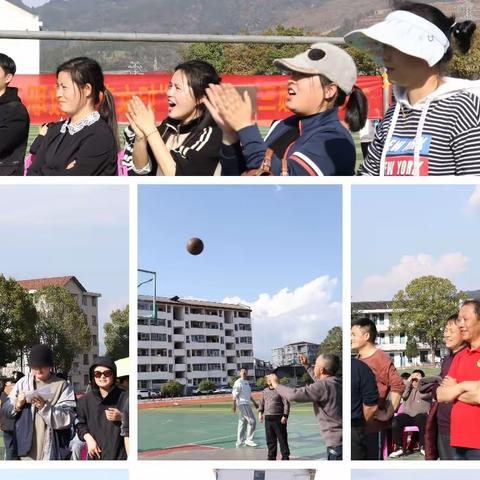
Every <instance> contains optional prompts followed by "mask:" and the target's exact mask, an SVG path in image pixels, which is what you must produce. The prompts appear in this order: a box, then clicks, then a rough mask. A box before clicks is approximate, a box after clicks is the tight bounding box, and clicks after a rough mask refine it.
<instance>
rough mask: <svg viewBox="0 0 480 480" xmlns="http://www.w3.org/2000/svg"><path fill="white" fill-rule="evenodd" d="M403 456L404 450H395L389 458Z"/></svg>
mask: <svg viewBox="0 0 480 480" xmlns="http://www.w3.org/2000/svg"><path fill="white" fill-rule="evenodd" d="M402 455H403V449H401V448H400V449H398V450H395V451H394V452H392V453H391V454H390V455H389V456H388V458H397V457H401V456H402Z"/></svg>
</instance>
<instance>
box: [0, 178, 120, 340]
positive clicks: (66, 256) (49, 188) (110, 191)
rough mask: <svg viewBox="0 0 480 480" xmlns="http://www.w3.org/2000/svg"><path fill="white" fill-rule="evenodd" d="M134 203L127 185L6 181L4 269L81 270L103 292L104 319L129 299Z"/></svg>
mask: <svg viewBox="0 0 480 480" xmlns="http://www.w3.org/2000/svg"><path fill="white" fill-rule="evenodd" d="M128 208H129V207H128V188H127V187H124V186H105V185H103V186H99V187H97V186H72V185H71V186H53V185H44V186H33V185H19V186H5V185H4V186H2V187H1V188H0V238H1V239H2V248H1V249H0V273H3V274H4V275H5V276H6V277H14V278H16V279H17V280H23V279H30V278H42V277H57V276H68V275H75V276H76V277H77V278H78V280H79V281H80V282H81V283H82V284H83V286H84V287H85V288H86V289H87V290H89V291H91V292H97V293H101V294H102V297H101V298H100V299H99V304H98V306H99V321H100V323H102V324H103V322H105V321H108V320H109V319H110V312H111V311H112V310H113V309H114V308H123V307H124V306H125V305H127V304H128V266H129V265H128ZM100 334H101V335H102V336H103V328H102V326H101V328H100Z"/></svg>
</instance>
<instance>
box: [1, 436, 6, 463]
mask: <svg viewBox="0 0 480 480" xmlns="http://www.w3.org/2000/svg"><path fill="white" fill-rule="evenodd" d="M4 458H5V447H4V444H3V433H0V460H3V459H4Z"/></svg>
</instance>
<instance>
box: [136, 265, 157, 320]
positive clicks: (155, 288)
mask: <svg viewBox="0 0 480 480" xmlns="http://www.w3.org/2000/svg"><path fill="white" fill-rule="evenodd" d="M137 271H139V272H142V273H149V274H150V275H152V278H149V279H148V280H145V281H144V282H140V283H139V284H138V285H137V288H140V287H141V286H142V285H145V284H146V283H149V282H153V319H154V320H156V319H157V272H152V271H151V270H143V269H142V268H138V269H137Z"/></svg>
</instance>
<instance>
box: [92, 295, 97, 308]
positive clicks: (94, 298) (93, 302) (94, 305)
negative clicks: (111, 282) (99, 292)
mask: <svg viewBox="0 0 480 480" xmlns="http://www.w3.org/2000/svg"><path fill="white" fill-rule="evenodd" d="M96 306H97V297H92V307H96Z"/></svg>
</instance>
